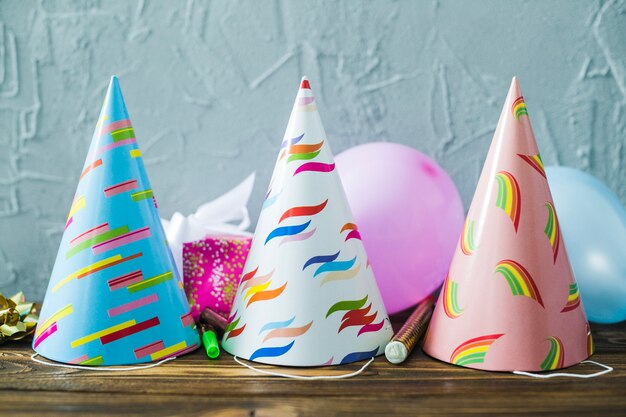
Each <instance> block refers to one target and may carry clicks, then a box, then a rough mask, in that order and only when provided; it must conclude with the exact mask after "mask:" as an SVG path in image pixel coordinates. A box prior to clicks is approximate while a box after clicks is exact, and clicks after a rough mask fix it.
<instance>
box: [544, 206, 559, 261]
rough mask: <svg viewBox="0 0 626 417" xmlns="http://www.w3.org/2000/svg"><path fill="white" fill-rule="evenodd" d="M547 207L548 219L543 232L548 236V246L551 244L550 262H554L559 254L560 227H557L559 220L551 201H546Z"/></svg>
mask: <svg viewBox="0 0 626 417" xmlns="http://www.w3.org/2000/svg"><path fill="white" fill-rule="evenodd" d="M546 207H547V209H548V221H547V223H546V227H545V229H544V230H543V232H544V233H545V234H546V236H548V239H549V240H550V246H552V262H556V258H557V256H558V255H559V246H561V228H560V227H559V220H558V218H557V217H556V210H554V206H553V205H552V203H551V202H549V201H548V202H546Z"/></svg>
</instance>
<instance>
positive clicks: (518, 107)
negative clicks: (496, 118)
mask: <svg viewBox="0 0 626 417" xmlns="http://www.w3.org/2000/svg"><path fill="white" fill-rule="evenodd" d="M511 113H513V117H515V119H516V120H519V118H520V117H522V116H528V111H527V110H526V103H525V102H524V97H522V96H519V97H518V98H516V99H515V101H514V102H513V105H512V106H511Z"/></svg>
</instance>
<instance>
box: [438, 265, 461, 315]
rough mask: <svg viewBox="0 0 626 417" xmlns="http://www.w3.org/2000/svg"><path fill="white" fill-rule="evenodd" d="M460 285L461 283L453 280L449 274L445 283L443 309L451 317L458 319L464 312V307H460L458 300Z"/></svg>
mask: <svg viewBox="0 0 626 417" xmlns="http://www.w3.org/2000/svg"><path fill="white" fill-rule="evenodd" d="M458 286H459V284H457V283H456V282H454V281H452V280H451V279H450V277H449V276H448V277H447V278H446V281H445V282H444V284H443V290H442V291H443V292H442V297H443V311H444V312H445V313H446V316H448V317H450V318H451V319H456V318H457V317H459V316H460V315H461V314H462V313H463V309H461V308H460V307H459V302H458V297H459V294H458Z"/></svg>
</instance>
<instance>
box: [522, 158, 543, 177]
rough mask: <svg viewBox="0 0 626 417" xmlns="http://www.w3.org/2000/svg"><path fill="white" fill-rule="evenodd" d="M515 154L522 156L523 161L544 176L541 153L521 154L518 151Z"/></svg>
mask: <svg viewBox="0 0 626 417" xmlns="http://www.w3.org/2000/svg"><path fill="white" fill-rule="evenodd" d="M517 156H519V157H520V158H522V159H523V160H524V162H526V163H527V164H528V165H530V166H531V167H532V168H533V169H534V170H535V171H537V172H538V173H539V174H540V175H541V176H542V177H544V178H546V171H545V168H544V166H543V161H542V160H541V155H539V154H535V155H523V154H521V153H518V154H517Z"/></svg>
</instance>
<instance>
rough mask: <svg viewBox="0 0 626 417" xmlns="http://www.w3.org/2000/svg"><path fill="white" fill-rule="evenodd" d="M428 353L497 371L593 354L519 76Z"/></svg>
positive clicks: (557, 364)
mask: <svg viewBox="0 0 626 417" xmlns="http://www.w3.org/2000/svg"><path fill="white" fill-rule="evenodd" d="M424 351H425V352H426V353H427V354H429V355H430V356H432V357H434V358H437V359H440V360H442V361H445V362H449V363H452V364H455V365H459V366H466V367H470V368H477V369H486V370H491V371H515V370H517V371H548V370H553V369H560V368H564V367H567V366H571V365H575V364H577V363H579V362H581V361H582V360H584V359H586V358H588V357H589V356H590V355H591V354H592V352H593V342H592V339H591V333H590V330H589V325H588V323H587V318H586V316H585V312H584V310H583V306H582V303H581V300H580V294H579V291H578V286H577V285H576V281H575V280H574V276H573V274H572V269H571V267H570V263H569V259H568V257H567V251H566V250H565V245H564V244H563V241H562V239H561V232H560V230H559V223H558V219H557V215H556V211H555V207H554V203H553V201H552V196H551V194H550V188H549V187H548V182H547V180H546V175H545V172H544V169H543V163H542V162H541V157H540V156H539V151H538V149H537V143H536V141H535V136H534V134H533V131H532V127H531V125H530V119H529V116H528V112H527V110H526V104H525V102H524V98H523V97H522V92H521V90H520V87H519V83H518V82H517V79H516V78H513V82H512V83H511V88H510V90H509V94H508V96H507V98H506V102H505V104H504V108H503V109H502V114H501V115H500V121H499V122H498V127H497V128H496V132H495V134H494V138H493V141H492V143H491V147H490V149H489V153H488V154H487V160H486V161H485V165H484V167H483V171H482V173H481V175H480V179H479V181H478V186H477V187H476V193H475V194H474V199H473V201H472V205H471V207H470V209H469V212H468V215H467V219H466V221H465V227H464V229H463V232H462V235H461V239H460V242H459V245H458V247H457V249H456V253H455V255H454V258H453V260H452V263H451V265H450V270H449V273H448V277H447V279H446V281H445V283H444V286H443V289H442V292H441V296H440V297H439V301H438V303H437V307H436V309H435V312H434V314H433V318H432V321H431V323H430V327H429V329H428V333H427V335H426V340H425V342H424Z"/></svg>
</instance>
